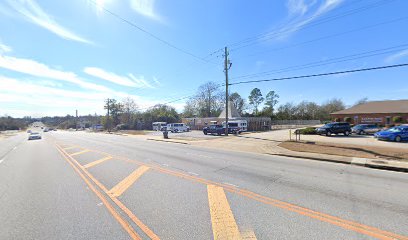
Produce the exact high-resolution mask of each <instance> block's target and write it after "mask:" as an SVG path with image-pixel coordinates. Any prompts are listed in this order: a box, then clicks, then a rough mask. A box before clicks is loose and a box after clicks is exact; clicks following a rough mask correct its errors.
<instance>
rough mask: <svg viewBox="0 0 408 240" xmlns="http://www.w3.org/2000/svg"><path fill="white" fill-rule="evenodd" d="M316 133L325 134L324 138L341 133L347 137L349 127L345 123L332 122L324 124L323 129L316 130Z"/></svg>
mask: <svg viewBox="0 0 408 240" xmlns="http://www.w3.org/2000/svg"><path fill="white" fill-rule="evenodd" d="M316 133H317V134H319V135H324V134H325V135H326V136H330V135H332V134H333V133H334V134H336V135H337V134H339V133H342V134H344V135H345V136H348V135H350V133H351V127H350V124H349V123H346V122H332V123H327V124H325V125H324V126H323V127H319V128H316Z"/></svg>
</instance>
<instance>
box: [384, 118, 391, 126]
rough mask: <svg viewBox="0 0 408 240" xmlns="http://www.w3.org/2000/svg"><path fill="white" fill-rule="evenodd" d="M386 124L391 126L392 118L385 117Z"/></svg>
mask: <svg viewBox="0 0 408 240" xmlns="http://www.w3.org/2000/svg"><path fill="white" fill-rule="evenodd" d="M385 124H387V125H390V124H391V117H390V116H388V117H385Z"/></svg>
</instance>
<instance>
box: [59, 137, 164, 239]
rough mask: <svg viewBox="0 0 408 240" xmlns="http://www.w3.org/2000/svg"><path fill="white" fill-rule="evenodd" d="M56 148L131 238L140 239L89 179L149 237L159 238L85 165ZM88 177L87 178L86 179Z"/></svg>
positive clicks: (61, 149)
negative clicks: (110, 192)
mask: <svg viewBox="0 0 408 240" xmlns="http://www.w3.org/2000/svg"><path fill="white" fill-rule="evenodd" d="M56 147H57V150H58V151H59V152H60V153H61V155H62V156H63V158H64V159H65V160H66V161H67V162H68V163H69V164H70V165H71V166H72V168H73V169H74V170H75V172H77V173H78V175H79V176H80V177H81V178H82V179H83V180H84V181H85V183H86V184H87V185H88V187H89V189H91V190H92V191H93V192H94V193H95V194H96V195H97V196H98V198H99V199H100V200H101V201H102V203H103V204H104V205H105V207H106V208H107V209H108V211H109V212H110V213H111V214H112V216H113V217H114V218H115V219H116V220H117V221H118V222H119V224H120V225H121V226H122V228H123V229H124V230H125V231H126V232H127V233H128V234H129V236H130V237H131V238H132V239H135V240H136V239H137V240H139V239H142V238H141V237H140V235H139V234H138V233H137V232H136V231H135V230H134V229H133V228H132V227H131V225H130V223H129V222H127V221H126V220H125V219H123V217H122V216H121V215H120V214H119V213H118V212H117V211H116V210H115V208H114V207H113V206H112V204H110V202H109V201H108V200H107V199H106V197H105V196H104V194H103V193H102V192H100V191H99V190H98V189H97V188H96V187H95V186H94V185H93V184H92V183H91V182H90V181H89V179H90V180H92V181H93V182H94V183H95V184H96V185H97V186H98V187H99V188H100V189H101V190H102V191H103V192H104V193H105V194H107V195H108V196H109V198H110V199H111V200H112V201H113V202H114V203H115V204H116V205H117V206H118V207H119V208H120V209H121V210H122V211H123V212H124V213H126V214H127V215H128V217H129V218H130V219H131V220H132V221H133V222H134V223H135V224H136V225H137V226H138V227H139V228H140V229H141V230H142V231H143V232H144V233H145V234H146V235H147V236H148V237H149V238H150V239H153V240H159V239H160V238H159V237H158V236H157V235H156V234H155V233H154V232H153V231H152V230H150V229H149V228H148V227H147V226H146V225H145V224H144V223H143V222H142V221H141V220H140V219H139V218H137V217H136V216H135V215H134V214H133V213H132V212H131V211H130V210H129V209H128V208H127V207H126V206H125V205H124V204H123V203H122V202H120V201H119V200H118V199H117V198H116V197H115V196H113V195H111V194H109V191H108V189H106V187H105V186H104V185H102V184H101V183H100V182H99V181H98V180H97V179H95V178H94V177H93V176H92V175H91V174H90V173H89V172H88V171H87V170H86V168H85V167H83V166H81V165H80V164H79V163H78V162H77V161H76V160H75V159H74V158H72V157H71V156H70V155H69V154H68V153H67V152H65V151H64V149H63V148H61V147H60V146H58V145H56ZM88 178H89V179H88Z"/></svg>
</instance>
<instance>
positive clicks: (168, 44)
mask: <svg viewBox="0 0 408 240" xmlns="http://www.w3.org/2000/svg"><path fill="white" fill-rule="evenodd" d="M89 1H90V2H91V3H93V4H94V5H96V6H98V7H100V8H101V9H102V10H104V11H105V12H107V13H109V14H110V15H112V16H114V17H116V18H117V19H119V20H121V21H122V22H124V23H126V24H128V25H129V26H131V27H134V28H136V29H138V30H139V31H141V32H143V33H145V34H147V35H149V36H150V37H152V38H154V39H156V40H157V41H159V42H161V43H163V44H165V45H167V46H169V47H171V48H173V49H175V50H177V51H179V52H182V53H184V54H187V55H189V56H191V57H194V58H196V59H198V60H201V61H204V62H207V60H205V59H204V58H201V57H199V56H197V55H195V54H193V53H191V52H189V51H187V50H184V49H182V48H180V47H177V46H176V45H174V44H172V43H170V42H168V41H166V40H164V39H162V38H160V37H158V36H156V35H155V34H153V33H151V32H149V31H147V30H146V29H144V28H142V27H140V26H138V25H136V24H135V23H133V22H131V21H129V20H127V19H126V18H123V17H121V16H120V15H119V14H116V13H114V12H112V11H111V10H109V9H107V8H106V7H104V6H99V5H98V4H97V3H96V2H95V1H94V0H89Z"/></svg>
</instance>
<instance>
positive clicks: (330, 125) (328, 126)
mask: <svg viewBox="0 0 408 240" xmlns="http://www.w3.org/2000/svg"><path fill="white" fill-rule="evenodd" d="M333 125H334V124H333V123H326V124H325V125H324V126H323V127H325V128H330V127H333Z"/></svg>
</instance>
